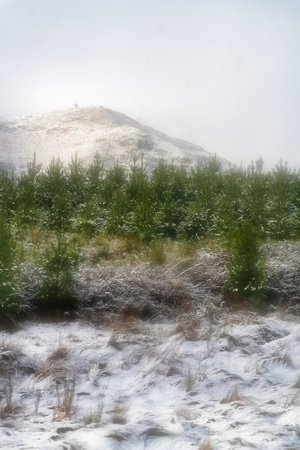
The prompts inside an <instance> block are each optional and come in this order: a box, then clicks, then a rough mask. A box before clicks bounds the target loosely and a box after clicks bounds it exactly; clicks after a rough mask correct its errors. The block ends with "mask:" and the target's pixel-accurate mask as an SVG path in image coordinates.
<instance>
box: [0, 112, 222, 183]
mask: <svg viewBox="0 0 300 450" xmlns="http://www.w3.org/2000/svg"><path fill="white" fill-rule="evenodd" d="M96 152H98V153H99V155H100V156H101V159H102V161H103V163H104V164H105V165H108V166H109V165H110V164H111V163H112V162H113V161H116V160H118V161H119V162H120V163H121V164H125V165H129V164H130V163H132V161H133V158H138V159H140V158H141V156H142V155H143V158H144V162H145V163H146V164H147V168H148V170H150V171H151V169H152V168H153V167H154V166H155V164H156V163H157V162H158V160H159V159H161V158H163V159H165V160H166V161H169V162H173V163H174V164H183V165H185V166H187V167H189V166H191V165H194V164H196V163H197V162H199V161H201V162H204V163H205V162H206V161H208V160H209V159H210V158H211V157H212V156H213V155H212V154H211V153H209V152H207V151H206V150H204V149H203V148H201V147H199V146H197V145H194V144H191V143H189V142H186V141H183V140H180V139H175V138H172V137H169V136H167V135H165V134H163V133H161V132H159V131H156V130H154V129H153V128H150V127H148V126H144V125H141V124H139V123H138V122H136V121H135V120H133V119H131V118H129V117H128V116H126V115H124V114H121V113H119V112H116V111H112V110H110V109H107V108H104V107H90V108H79V107H75V108H71V109H66V110H60V111H55V112H50V113H44V114H35V115H30V116H20V117H10V118H0V169H2V170H6V171H7V170H8V171H10V170H12V169H14V171H15V172H16V173H17V174H18V173H21V172H22V171H24V170H26V168H27V163H28V162H31V161H32V160H33V158H34V154H36V159H37V163H41V164H42V166H43V168H45V167H47V166H48V164H49V162H50V161H51V159H52V158H58V157H59V158H60V160H61V161H62V162H63V163H64V164H66V165H67V164H69V163H70V161H71V158H72V156H75V154H76V153H77V155H78V157H79V158H80V159H81V160H82V161H83V162H84V163H85V164H89V163H90V162H91V161H92V160H93V157H94V155H95V154H96ZM219 159H220V161H221V162H222V164H223V165H224V166H226V165H228V162H227V161H225V160H223V159H222V158H219Z"/></svg>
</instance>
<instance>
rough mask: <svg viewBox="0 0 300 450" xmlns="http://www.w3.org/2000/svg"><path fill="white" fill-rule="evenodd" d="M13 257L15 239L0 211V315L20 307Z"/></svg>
mask: <svg viewBox="0 0 300 450" xmlns="http://www.w3.org/2000/svg"><path fill="white" fill-rule="evenodd" d="M15 258H16V241H15V239H14V237H13V235H12V232H11V229H10V225H9V223H8V221H7V219H6V217H5V216H4V214H3V213H0V317H1V316H3V315H8V314H11V313H18V312H19V309H20V305H19V304H18V296H17V288H18V285H17V277H16V267H15Z"/></svg>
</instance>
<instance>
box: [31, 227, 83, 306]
mask: <svg viewBox="0 0 300 450" xmlns="http://www.w3.org/2000/svg"><path fill="white" fill-rule="evenodd" d="M78 263H79V250H78V246H77V245H76V243H74V242H70V241H68V240H66V237H65V236H64V235H63V234H62V233H59V234H57V236H56V238H55V240H53V241H52V242H50V244H49V245H47V246H46V248H45V249H44V251H43V253H42V255H41V261H40V270H39V275H40V279H41V282H40V286H39V292H38V295H37V297H38V304H37V306H38V308H39V309H40V310H42V311H46V310H47V309H49V308H50V309H53V308H54V309H62V310H65V309H73V308H74V307H75V298H74V294H73V290H72V288H73V281H74V275H75V270H76V268H77V266H78Z"/></svg>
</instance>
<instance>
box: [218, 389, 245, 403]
mask: <svg viewBox="0 0 300 450" xmlns="http://www.w3.org/2000/svg"><path fill="white" fill-rule="evenodd" d="M241 400H244V397H243V396H242V395H241V394H240V390H239V387H238V386H237V385H235V386H233V387H232V388H231V389H230V390H229V391H228V392H227V394H226V395H225V396H224V397H223V398H222V400H221V401H220V403H222V404H223V403H232V402H238V401H241Z"/></svg>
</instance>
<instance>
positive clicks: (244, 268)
mask: <svg viewBox="0 0 300 450" xmlns="http://www.w3.org/2000/svg"><path fill="white" fill-rule="evenodd" d="M229 247H230V259H229V262H228V266H227V269H228V279H227V283H226V288H227V290H228V291H229V292H232V293H234V294H237V295H238V296H241V297H248V298H251V299H255V300H256V301H259V300H260V298H261V295H262V293H263V291H264V288H265V275H266V269H265V263H264V258H263V255H262V252H261V246H260V242H259V239H258V236H257V233H256V232H255V229H254V226H253V224H252V223H251V222H249V221H245V222H243V223H242V224H241V225H240V226H238V227H236V228H234V229H233V230H232V232H231V233H230V237H229Z"/></svg>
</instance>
